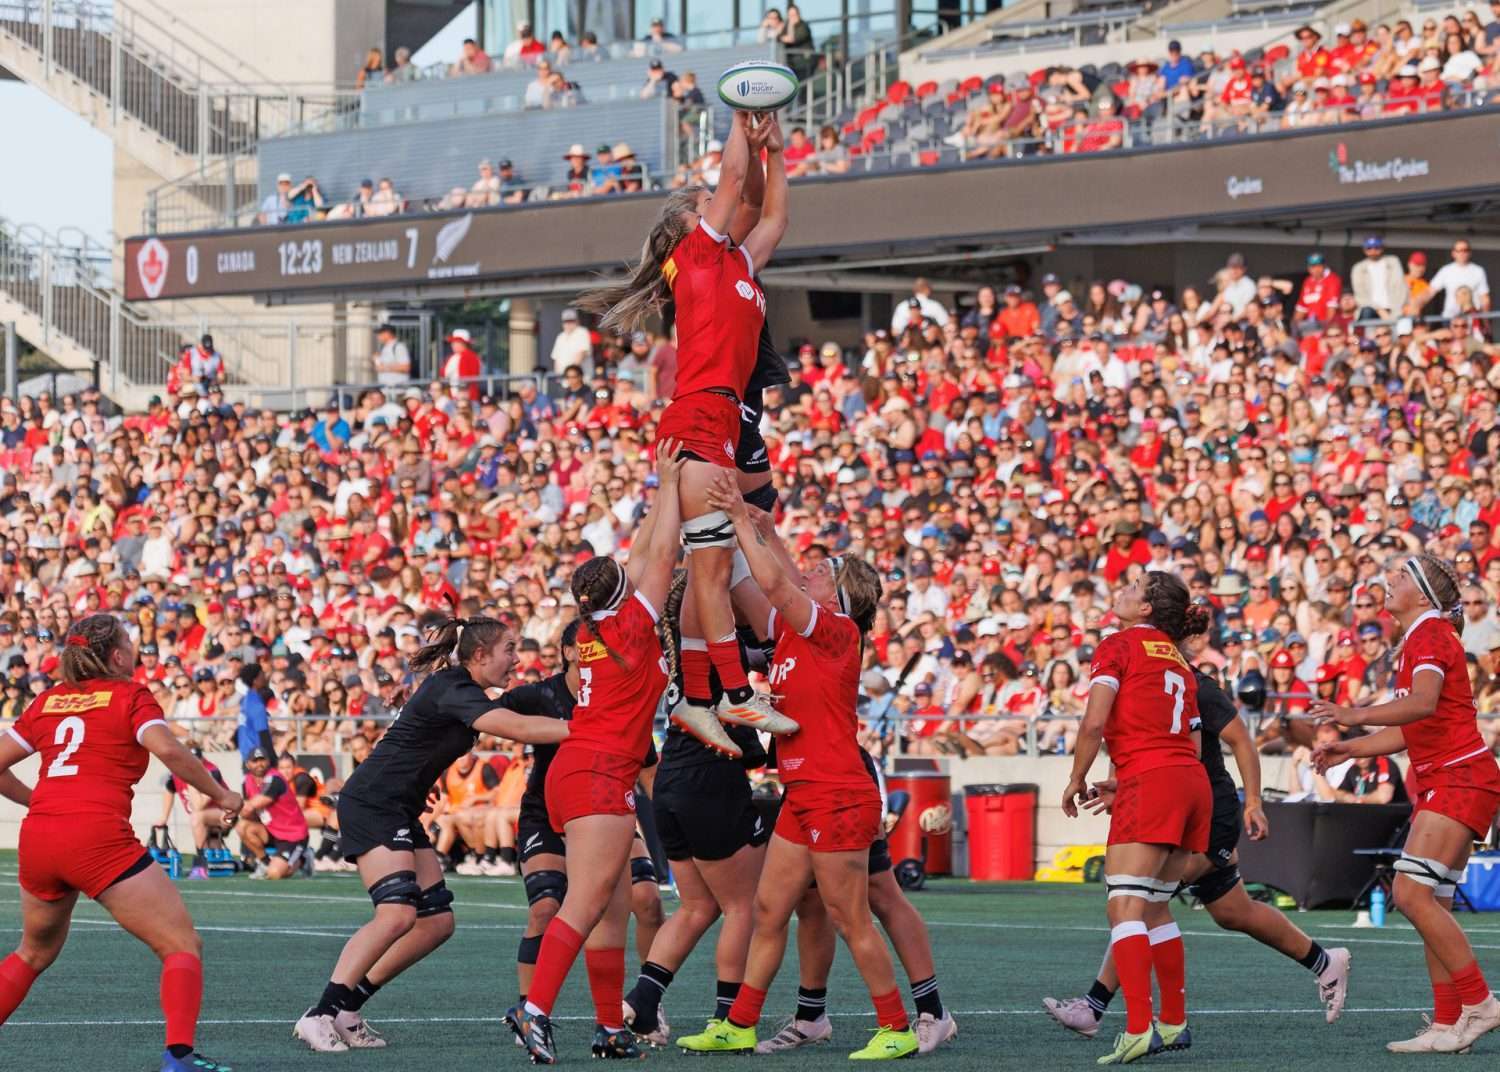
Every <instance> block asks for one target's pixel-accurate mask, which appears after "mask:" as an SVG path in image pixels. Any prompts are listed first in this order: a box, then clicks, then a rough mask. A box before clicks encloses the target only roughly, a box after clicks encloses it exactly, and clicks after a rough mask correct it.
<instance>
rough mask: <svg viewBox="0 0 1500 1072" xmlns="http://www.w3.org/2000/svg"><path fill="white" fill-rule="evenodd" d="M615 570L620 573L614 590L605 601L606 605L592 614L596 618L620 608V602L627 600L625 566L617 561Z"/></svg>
mask: <svg viewBox="0 0 1500 1072" xmlns="http://www.w3.org/2000/svg"><path fill="white" fill-rule="evenodd" d="M615 570H616V572H617V573H618V574H619V579H618V580H616V581H615V588H614V591H612V592H610V594H609V598H608V599H606V600H605V601H604V606H602V607H600V608H599V609H598V610H596V611H595V612H594V613H593V615H592V616H593V617H595V618H597V617H600V616H601V615H605V614H608V613H609V612H610V611H613V610H618V609H619V607H620V604H621V603H623V602H624V601H625V580H626V578H625V567H624V566H622V565H620V564H619V563H618V562H616V563H615Z"/></svg>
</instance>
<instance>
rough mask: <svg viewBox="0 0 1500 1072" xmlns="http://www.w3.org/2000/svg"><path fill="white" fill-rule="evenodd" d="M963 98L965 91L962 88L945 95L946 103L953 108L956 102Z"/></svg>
mask: <svg viewBox="0 0 1500 1072" xmlns="http://www.w3.org/2000/svg"><path fill="white" fill-rule="evenodd" d="M963 99H964V94H963V92H962V91H961V90H957V89H955V90H954V91H953V92H952V93H950V94H948V95H947V96H946V97H944V98H943V101H944V103H945V104H947V105H948V107H949V108H952V107H953V106H954V105H955V104H958V103H959V102H961V101H962V100H963Z"/></svg>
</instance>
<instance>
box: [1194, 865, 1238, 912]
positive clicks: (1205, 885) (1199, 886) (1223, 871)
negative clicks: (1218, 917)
mask: <svg viewBox="0 0 1500 1072" xmlns="http://www.w3.org/2000/svg"><path fill="white" fill-rule="evenodd" d="M1239 884H1240V869H1239V867H1237V866H1236V865H1235V864H1230V865H1229V866H1228V867H1216V868H1214V869H1213V870H1212V871H1210V872H1209V873H1208V874H1206V875H1204V876H1203V877H1202V878H1200V879H1199V880H1198V881H1197V882H1195V883H1193V892H1194V893H1195V894H1197V897H1198V900H1199V901H1200V902H1202V903H1203V904H1205V905H1211V904H1213V903H1214V902H1215V901H1217V900H1218V899H1219V898H1220V897H1223V896H1224V895H1225V894H1227V893H1228V892H1229V891H1230V890H1232V889H1234V888H1235V887H1236V886H1238V885H1239Z"/></svg>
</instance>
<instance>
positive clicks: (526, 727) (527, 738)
mask: <svg viewBox="0 0 1500 1072" xmlns="http://www.w3.org/2000/svg"><path fill="white" fill-rule="evenodd" d="M469 725H470V727H471V728H472V729H475V730H478V731H479V732H480V733H488V734H491V735H492V736H495V737H504V738H506V739H507V740H511V741H520V742H521V743H522V744H561V743H562V742H563V741H564V740H565V739H566V738H567V736H568V724H567V723H566V722H564V721H563V720H562V719H560V718H547V717H546V716H545V715H518V714H516V712H514V711H511V710H509V709H508V708H504V707H497V708H495V709H494V710H493V711H486V712H485V713H484V714H482V715H480V716H479V717H478V718H476V719H475V720H474V721H473V722H471V723H470V724H469Z"/></svg>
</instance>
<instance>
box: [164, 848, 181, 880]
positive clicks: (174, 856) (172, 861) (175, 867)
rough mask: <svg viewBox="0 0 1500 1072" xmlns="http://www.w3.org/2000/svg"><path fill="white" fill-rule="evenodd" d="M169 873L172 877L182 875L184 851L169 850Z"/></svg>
mask: <svg viewBox="0 0 1500 1072" xmlns="http://www.w3.org/2000/svg"><path fill="white" fill-rule="evenodd" d="M167 874H168V875H170V876H171V877H172V878H181V877H182V853H180V852H178V851H177V850H176V849H168V850H167Z"/></svg>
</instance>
